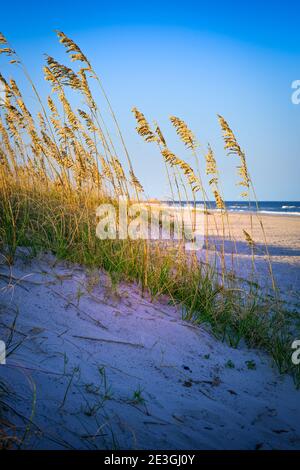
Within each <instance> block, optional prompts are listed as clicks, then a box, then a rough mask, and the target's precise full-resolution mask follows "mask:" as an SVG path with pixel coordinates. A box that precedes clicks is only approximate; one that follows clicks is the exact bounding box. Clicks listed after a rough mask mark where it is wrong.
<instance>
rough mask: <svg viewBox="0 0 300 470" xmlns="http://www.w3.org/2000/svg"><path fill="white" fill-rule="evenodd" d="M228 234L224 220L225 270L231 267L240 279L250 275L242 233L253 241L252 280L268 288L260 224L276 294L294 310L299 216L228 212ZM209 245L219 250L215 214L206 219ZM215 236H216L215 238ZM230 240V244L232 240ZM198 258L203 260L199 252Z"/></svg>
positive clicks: (299, 270)
mask: <svg viewBox="0 0 300 470" xmlns="http://www.w3.org/2000/svg"><path fill="white" fill-rule="evenodd" d="M228 219H229V224H230V234H231V237H230V235H229V230H228V224H227V220H226V219H225V223H224V228H225V243H224V247H225V257H226V262H227V267H228V268H229V269H231V267H232V253H234V262H233V268H234V271H236V273H237V274H238V275H239V276H240V277H242V278H250V277H252V276H253V274H252V272H253V266H252V249H251V247H250V246H249V244H248V243H247V241H246V240H245V235H244V232H243V230H246V231H247V232H248V233H249V234H251V237H252V239H253V241H254V249H253V252H254V255H255V274H254V279H255V280H256V281H257V282H258V283H259V284H260V285H261V286H262V287H267V288H270V289H271V288H272V283H271V278H270V274H269V263H268V256H267V253H266V247H265V238H264V234H263V231H262V228H261V223H262V224H263V227H264V231H265V236H266V241H267V245H268V253H269V255H270V259H271V262H272V269H273V275H274V279H275V282H276V287H277V288H278V290H279V292H280V295H281V296H282V297H283V298H284V299H285V300H286V301H287V302H288V304H292V305H293V306H294V307H297V308H298V309H299V305H298V304H299V286H300V217H299V216H290V215H272V214H258V215H256V214H252V215H250V214H247V213H234V212H229V213H228ZM208 226H209V234H212V235H210V237H209V238H210V240H211V244H212V245H213V244H214V243H215V245H216V246H217V247H218V250H219V252H221V251H222V247H223V241H222V233H223V232H222V230H223V229H222V218H221V215H220V213H217V212H215V213H214V214H212V215H209V216H208ZM218 235H219V236H218ZM233 240H234V241H233ZM200 256H201V259H205V254H204V253H202V254H201V255H200Z"/></svg>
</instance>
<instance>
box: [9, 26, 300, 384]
mask: <svg viewBox="0 0 300 470" xmlns="http://www.w3.org/2000/svg"><path fill="white" fill-rule="evenodd" d="M57 34H58V37H59V39H60V42H61V43H62V45H63V46H64V47H65V48H66V52H67V54H68V55H69V56H70V58H71V61H73V62H75V63H76V64H77V65H79V68H78V70H73V69H71V68H70V67H68V66H66V65H63V64H60V63H58V62H57V61H56V60H55V59H54V58H53V57H49V56H47V58H46V65H45V67H44V75H45V79H46V80H47V81H48V82H49V83H50V85H51V94H50V95H49V97H48V99H47V104H46V105H44V104H43V102H42V99H41V98H40V96H39V94H38V92H37V89H36V87H35V85H34V84H33V82H32V81H31V78H30V76H29V74H28V72H27V70H26V68H25V66H24V65H23V63H22V61H21V59H20V58H19V57H18V55H17V54H16V52H15V51H14V50H13V49H12V48H11V46H10V45H9V44H8V42H7V40H6V39H5V37H4V36H3V35H1V34H0V46H1V48H0V54H2V55H6V56H7V57H8V60H9V61H10V62H11V64H12V65H11V66H12V67H19V68H20V69H22V70H23V71H24V74H25V77H26V79H27V80H29V82H30V84H31V86H32V89H33V92H34V93H35V95H36V98H37V101H38V103H39V105H40V111H39V112H38V113H37V116H36V117H34V116H33V114H32V113H31V112H30V110H29V109H28V107H27V106H26V104H25V101H24V99H23V96H22V93H21V91H20V89H19V87H18V85H17V83H16V81H15V80H14V79H8V78H5V77H3V76H2V75H1V74H0V82H1V84H2V87H3V93H2V94H3V99H2V101H1V108H0V110H1V115H0V135H1V142H0V163H1V165H0V181H1V187H0V220H1V223H0V249H1V251H2V252H3V253H5V255H6V257H7V258H8V259H9V261H10V262H11V263H13V258H14V255H15V251H16V248H17V247H18V246H28V247H31V248H32V250H33V252H34V253H37V252H39V251H43V250H51V251H52V252H53V253H55V255H56V256H57V257H58V258H61V259H66V260H70V261H72V262H76V263H82V264H84V265H87V266H94V267H98V268H103V269H105V270H106V271H107V272H108V273H110V274H111V276H113V277H114V279H117V280H119V279H125V280H128V281H135V282H138V283H139V284H140V285H141V287H142V289H143V291H147V292H149V293H150V294H151V296H152V297H153V298H154V297H155V296H158V295H161V294H166V295H168V296H169V298H170V302H174V303H176V304H179V305H181V307H182V312H183V317H184V318H185V319H186V320H189V321H193V322H196V323H199V324H200V323H205V324H207V325H210V328H211V330H212V332H213V333H214V334H215V335H217V336H218V337H219V338H220V339H222V340H226V341H228V342H229V344H230V345H232V346H234V347H237V346H238V345H239V344H240V341H241V340H244V341H246V343H247V344H248V345H249V346H251V347H260V348H263V349H264V350H265V351H267V352H268V353H269V354H270V355H271V356H272V357H273V359H274V361H275V363H276V364H277V366H278V367H279V370H280V371H281V372H288V373H291V374H292V375H293V377H294V379H295V383H296V384H297V385H300V372H299V367H297V366H293V364H292V363H291V342H292V339H293V338H292V336H291V332H290V325H289V323H288V320H287V317H286V316H285V315H284V311H283V309H282V308H281V307H280V302H279V301H278V299H277V293H276V287H275V283H274V279H273V274H272V266H271V262H270V259H269V256H268V251H267V244H266V255H267V259H268V263H269V270H270V276H271V278H272V281H273V287H274V291H275V295H274V298H270V297H269V296H267V295H264V293H263V292H261V291H260V289H259V287H257V286H255V285H254V284H250V287H248V288H247V289H246V288H243V287H241V285H238V284H237V281H236V280H234V278H233V277H232V276H229V275H228V273H227V272H226V266H225V260H224V257H225V255H224V244H223V247H222V249H221V252H218V251H217V250H216V251H215V255H216V258H217V257H218V256H219V257H220V260H221V267H222V273H221V276H220V273H219V272H218V270H217V268H216V266H217V265H216V263H208V262H206V263H203V262H199V259H198V258H197V256H196V253H195V252H189V253H187V252H186V250H185V245H184V243H180V242H178V245H176V246H175V245H174V243H170V244H167V245H166V244H165V243H160V242H159V243H152V242H151V241H150V240H142V239H141V240H130V239H126V240H120V239H116V240H110V239H107V240H99V239H98V238H97V237H96V233H95V230H96V223H97V219H96V207H97V206H99V204H101V203H102V202H111V203H113V204H115V205H117V199H118V197H119V196H126V197H127V198H129V199H130V200H133V201H140V200H145V201H146V196H145V194H144V190H143V185H142V182H141V181H140V180H139V179H138V177H137V175H136V174H135V172H134V168H133V163H132V159H131V157H130V155H129V152H128V150H127V148H126V144H125V141H124V138H123V136H122V133H121V130H120V127H119V124H118V121H117V118H116V115H115V113H114V111H113V109H112V107H111V104H110V102H109V99H108V97H107V95H106V92H105V90H104V88H103V86H102V82H101V81H100V79H99V77H98V76H97V74H96V73H95V71H94V69H93V67H92V65H91V64H90V62H89V60H88V58H87V57H86V56H85V55H84V53H83V52H82V51H81V49H80V48H79V47H78V46H77V44H75V43H74V42H73V41H72V40H71V39H69V38H68V37H67V36H66V35H65V34H64V33H62V32H58V33H57ZM91 81H95V82H96V83H97V84H98V85H99V87H100V91H101V93H102V96H103V99H104V103H105V104H106V106H107V109H108V112H109V113H110V117H111V124H112V125H113V126H114V127H115V129H116V132H117V135H118V137H119V141H120V142H118V143H114V142H113V139H112V136H111V132H110V131H109V125H108V124H106V122H105V121H104V118H103V115H102V112H101V109H102V108H101V109H100V108H99V107H98V105H97V103H96V101H95V99H94V97H93V95H92V92H91V86H90V83H91ZM71 93H76V94H79V95H80V97H81V100H83V101H84V106H82V107H81V108H80V109H74V108H73V107H72V105H71V98H70V96H71ZM82 108H84V109H82ZM133 113H134V115H135V118H136V120H137V132H138V133H139V134H140V135H141V136H142V137H143V138H144V139H145V141H146V142H152V143H156V144H157V145H158V147H159V151H160V152H161V155H162V157H163V160H164V163H165V166H166V171H167V178H168V182H169V186H170V192H171V195H172V197H173V199H174V200H179V201H187V200H188V199H189V194H192V197H193V200H194V203H195V202H196V197H197V195H201V198H202V199H203V201H204V204H205V214H206V217H208V215H207V214H208V212H209V210H210V205H209V197H208V194H207V191H206V189H205V188H204V185H203V175H201V173H200V168H199V167H200V165H199V159H200V158H203V159H204V160H203V161H204V162H205V164H206V174H207V176H208V177H209V178H210V179H209V187H211V189H212V194H213V195H214V197H215V201H216V206H217V208H218V209H219V210H220V211H221V217H222V234H221V236H224V232H225V227H227V229H228V230H229V233H230V226H229V218H228V213H227V211H226V205H225V202H224V197H223V195H222V188H221V183H220V175H219V172H218V168H217V161H216V158H215V155H214V152H213V150H212V147H211V146H209V147H208V149H207V150H206V151H203V150H201V146H200V144H199V143H198V142H197V140H196V137H195V136H194V134H193V133H192V132H191V131H190V130H189V128H188V126H187V125H186V123H185V122H184V121H182V120H181V119H179V118H178V117H175V116H172V117H171V118H170V120H171V124H172V125H173V126H174V128H175V130H176V133H177V135H178V136H179V138H180V139H181V140H182V142H183V143H184V145H185V147H186V149H187V151H188V152H190V153H191V155H192V157H193V161H194V162H195V165H192V164H191V163H189V162H188V161H185V160H184V159H182V158H179V157H178V156H177V155H175V154H174V153H173V152H172V151H171V150H170V149H169V147H168V145H167V142H166V139H165V137H164V135H163V133H162V131H161V129H160V127H159V125H158V124H157V123H155V124H154V128H153V129H152V128H151V126H150V124H149V123H148V121H147V120H146V118H145V116H144V115H143V114H142V113H141V112H140V111H138V110H137V108H134V109H133ZM219 121H220V125H221V128H222V131H223V136H224V140H225V149H226V150H227V151H228V152H229V153H230V154H233V155H235V156H236V157H238V158H239V166H238V172H239V176H240V181H239V184H240V185H241V186H242V187H243V193H242V196H243V197H247V198H249V197H250V191H253V185H252V181H251V178H250V174H249V171H248V168H247V163H246V157H245V154H244V152H243V151H242V150H241V148H240V146H239V144H238V142H237V139H236V137H235V135H234V134H233V132H232V130H231V129H230V127H229V125H228V123H227V122H226V121H225V119H224V118H223V117H221V116H219ZM119 147H120V148H121V149H122V150H121V151H117V148H119ZM201 152H202V153H203V155H199V153H201ZM193 166H195V169H194V168H193ZM212 217H213V218H214V214H212ZM250 217H252V216H250ZM257 217H258V215H257ZM206 226H207V227H208V224H206ZM261 228H262V233H263V235H264V237H265V234H264V229H263V224H262V223H261ZM207 235H208V234H207ZM244 235H245V241H246V242H247V243H248V244H249V246H250V248H251V250H252V255H253V263H254V262H255V259H254V241H253V239H252V235H251V233H248V232H246V231H244ZM265 241H266V240H265ZM207 242H208V237H206V243H207Z"/></svg>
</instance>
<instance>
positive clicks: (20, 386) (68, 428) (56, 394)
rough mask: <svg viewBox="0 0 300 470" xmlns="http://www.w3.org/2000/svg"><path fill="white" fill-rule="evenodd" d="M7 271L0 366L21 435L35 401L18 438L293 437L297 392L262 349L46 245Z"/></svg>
mask: <svg viewBox="0 0 300 470" xmlns="http://www.w3.org/2000/svg"><path fill="white" fill-rule="evenodd" d="M0 271H1V272H2V273H4V272H5V273H6V274H7V275H10V273H9V271H8V268H6V267H5V266H2V267H1V269H0ZM12 275H13V279H11V281H10V283H11V286H10V287H9V288H7V287H5V284H6V283H4V282H3V280H2V281H1V283H0V289H1V290H0V306H1V310H0V339H4V340H5V341H6V342H9V338H10V334H11V332H12V328H13V330H14V334H13V337H12V340H11V343H10V344H9V345H8V350H9V351H13V352H12V353H11V354H10V355H9V357H8V358H7V364H6V365H1V366H0V374H1V377H3V378H4V379H5V380H6V382H7V383H8V384H9V386H10V390H11V392H10V395H9V397H8V398H6V401H7V402H8V404H9V405H10V406H11V407H13V408H14V409H15V410H17V411H18V413H19V414H20V416H19V417H18V418H16V417H14V418H12V415H11V414H10V413H8V417H10V418H11V419H13V420H14V422H15V424H16V425H17V434H18V435H19V436H20V437H22V436H23V435H24V432H25V429H26V426H27V425H28V423H29V419H30V417H31V414H32V409H33V408H34V414H33V416H32V424H31V426H30V429H29V432H27V433H26V434H25V440H24V442H23V447H25V448H30V449H31V448H34V449H50V448H51V449H54V448H55V449H61V448H75V449H94V448H106V449H111V448H113V447H118V448H121V449H131V448H135V449H136V448H137V449H140V448H149V449H151V448H152V449H155V448H156V449H167V448H170V449H255V448H261V449H274V448H275V449H299V448H300V392H299V391H296V390H295V388H294V385H293V382H292V379H291V378H290V377H287V376H280V375H279V374H278V372H277V371H276V369H275V368H272V365H271V360H270V358H269V357H267V356H266V355H265V354H263V353H261V352H257V351H252V350H246V349H245V350H244V349H243V350H242V349H239V350H235V349H231V348H230V347H228V346H227V345H226V344H223V343H220V342H219V341H217V340H215V339H214V338H213V337H212V336H211V334H210V333H209V332H208V331H206V330H205V329H204V328H203V327H194V326H192V325H190V324H188V323H186V322H184V321H182V320H181V319H180V312H179V311H178V310H177V309H176V308H175V307H173V306H170V305H168V304H167V301H164V299H162V300H160V301H159V302H158V301H154V302H153V303H151V302H150V300H149V299H147V298H142V297H141V295H140V293H139V290H138V289H137V288H135V287H134V286H127V285H121V286H119V287H118V290H117V292H114V290H113V289H112V288H111V286H110V284H109V281H108V279H107V277H106V276H105V275H103V274H101V275H100V278H99V279H98V281H97V276H95V274H94V275H93V276H91V273H87V272H86V271H85V270H84V269H83V268H81V267H79V266H67V264H66V263H57V262H56V261H55V259H54V258H53V257H51V256H43V257H42V258H39V259H35V260H34V261H32V262H31V264H28V261H25V262H23V261H22V260H21V259H20V258H19V259H18V261H17V262H16V264H15V265H14V266H13V270H12ZM25 276H26V277H25ZM16 279H21V280H20V281H16ZM6 281H7V280H6ZM2 288H3V289H2ZM14 321H15V324H14ZM14 348H15V349H14ZM228 360H231V361H232V362H233V364H234V366H235V367H234V368H228V367H226V366H225V364H226V363H227V361H228ZM246 361H254V362H255V364H256V369H255V370H249V369H248V367H247V365H246ZM99 368H100V371H99ZM104 376H105V380H104ZM105 382H106V383H105ZM34 391H36V398H35V393H34ZM135 391H141V396H142V398H143V399H144V401H143V402H140V400H139V399H138V397H135V398H134V392H135ZM33 401H36V403H35V405H34V407H33V406H32V404H33Z"/></svg>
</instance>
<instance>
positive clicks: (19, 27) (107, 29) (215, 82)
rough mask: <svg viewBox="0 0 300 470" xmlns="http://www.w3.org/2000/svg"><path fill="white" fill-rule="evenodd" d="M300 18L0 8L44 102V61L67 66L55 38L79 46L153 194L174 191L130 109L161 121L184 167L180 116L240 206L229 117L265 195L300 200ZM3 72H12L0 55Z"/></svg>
mask: <svg viewBox="0 0 300 470" xmlns="http://www.w3.org/2000/svg"><path fill="white" fill-rule="evenodd" d="M299 18H300V6H299V2H296V1H295V2H289V1H286V2H272V3H271V2H259V1H251V2H250V1H249V2H247V1H246V2H234V1H226V2H224V1H223V2H221V1H220V2H219V1H214V2H207V1H205V2H202V1H197V2H196V1H190V0H187V1H184V2H183V1H182V2H178V1H173V2H169V1H165V2H158V1H156V0H154V1H151V2H141V1H139V2H135V1H134V2H133V1H126V2H118V1H114V2H107V1H106V2H102V1H91V0H86V1H84V2H83V1H81V2H77V1H72V2H71V1H68V0H67V1H61V2H58V1H57V0H53V1H51V2H49V3H48V2H47V4H42V3H41V2H35V1H27V2H25V1H23V2H18V1H17V2H13V3H11V4H10V5H9V6H8V2H6V4H3V2H2V5H1V19H2V21H1V22H0V30H2V32H3V33H4V34H5V35H6V36H7V37H8V38H9V40H10V41H11V42H12V44H13V46H14V47H15V48H16V49H17V50H18V53H19V55H21V56H22V58H23V61H24V62H25V63H26V65H27V66H28V68H29V69H30V70H31V75H32V76H33V78H34V80H35V81H36V83H37V85H38V87H39V89H40V90H41V93H42V95H45V96H46V93H48V92H49V89H48V85H47V84H46V83H44V82H43V79H42V74H41V67H42V65H43V61H44V57H43V53H48V54H50V55H53V56H54V57H56V58H57V59H58V60H60V61H61V60H65V62H66V63H68V58H67V56H66V55H65V54H64V51H63V49H62V48H61V46H60V45H59V44H58V42H57V40H56V37H55V34H54V32H53V30H54V29H61V30H63V31H64V32H65V33H66V34H67V35H68V36H70V37H72V38H73V39H74V40H75V41H76V42H78V43H79V45H80V46H81V48H82V50H83V51H84V52H85V53H86V54H87V55H88V57H89V58H90V59H91V61H92V63H93V65H94V68H95V69H96V70H97V72H98V73H99V75H100V77H101V78H102V80H103V83H104V86H105V88H106V90H107V92H108V94H109V96H110V98H111V101H112V104H113V107H114V109H115V111H116V113H117V115H118V117H119V121H120V124H121V127H122V129H123V131H124V135H125V138H126V142H127V144H128V148H129V150H130V153H131V155H132V159H133V161H134V166H135V168H136V172H137V174H138V176H139V178H140V179H141V181H142V183H143V185H144V186H145V188H146V191H147V193H148V194H149V195H150V196H157V197H167V196H168V195H169V193H168V187H167V183H166V177H165V174H164V168H163V164H162V161H161V157H160V155H159V153H158V151H157V149H156V148H155V146H154V145H153V144H145V143H144V142H143V141H142V140H141V138H140V137H139V136H138V135H136V133H135V130H134V128H135V122H134V120H133V116H132V113H131V112H130V110H131V108H132V107H133V106H137V107H138V108H139V109H140V110H141V111H142V112H144V114H145V115H146V116H147V118H148V119H149V121H151V120H153V119H156V120H157V121H158V122H159V124H160V125H161V127H162V129H163V130H164V131H165V134H166V135H167V137H168V144H169V147H170V149H171V150H174V151H176V152H177V153H178V155H179V156H180V157H182V158H185V159H186V160H187V161H190V162H192V159H191V157H190V156H189V154H188V153H185V151H184V149H183V147H182V146H181V145H180V144H179V143H178V141H177V137H176V134H175V132H174V130H173V129H172V128H171V126H170V124H169V123H168V117H169V116H170V115H172V114H174V115H177V116H179V117H181V118H182V119H184V120H185V121H186V122H187V123H188V124H189V126H190V127H191V128H192V130H193V131H194V132H195V134H196V135H197V137H198V138H199V140H200V142H201V144H202V145H203V146H205V145H206V144H207V142H210V143H211V145H212V147H213V148H214V150H215V152H216V157H217V160H218V164H219V167H220V169H221V173H222V186H223V190H224V194H225V197H226V199H238V197H239V193H240V188H238V187H237V186H236V180H237V177H236V173H235V163H236V160H235V159H234V158H232V157H228V156H226V155H225V152H224V150H223V142H222V139H221V134H220V129H219V126H218V122H217V119H216V114H217V113H220V114H222V115H224V117H225V118H226V119H227V120H228V122H229V124H230V125H231V127H232V128H233V130H234V131H235V133H236V135H237V137H238V140H239V142H240V145H241V146H242V147H243V149H244V150H245V152H246V154H247V157H248V164H249V169H250V172H251V175H252V178H253V180H254V183H255V186H256V190H257V195H258V198H259V199H261V200H281V199H285V200H299V199H300V197H299V196H300V194H299V192H300V191H299V183H298V180H299V174H300V164H299V160H300V132H299V127H300V126H299V125H300V105H295V104H293V103H292V101H291V95H292V92H293V90H292V88H291V84H292V82H293V81H294V80H297V79H298V80H299V79H300V45H299V26H300V25H299V21H300V19H299ZM68 65H69V64H68ZM0 67H1V72H2V73H4V74H5V75H9V74H10V73H11V71H12V68H11V66H8V65H6V64H5V63H4V61H3V60H2V59H1V62H0ZM18 78H19V80H22V78H21V76H20V77H18ZM21 85H22V82H21ZM23 86H24V89H25V92H26V96H27V98H28V100H27V101H28V102H29V103H30V104H31V105H32V106H33V107H34V106H35V103H34V97H33V96H32V93H31V92H30V90H29V89H26V85H25V83H24V84H23ZM99 99H100V97H99ZM201 158H202V157H201ZM201 164H202V166H203V161H201Z"/></svg>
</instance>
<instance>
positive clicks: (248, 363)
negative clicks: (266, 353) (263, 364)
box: [245, 360, 256, 370]
mask: <svg viewBox="0 0 300 470" xmlns="http://www.w3.org/2000/svg"><path fill="white" fill-rule="evenodd" d="M245 364H246V366H247V369H249V370H255V369H256V363H255V361H253V360H250V361H246V362H245Z"/></svg>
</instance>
